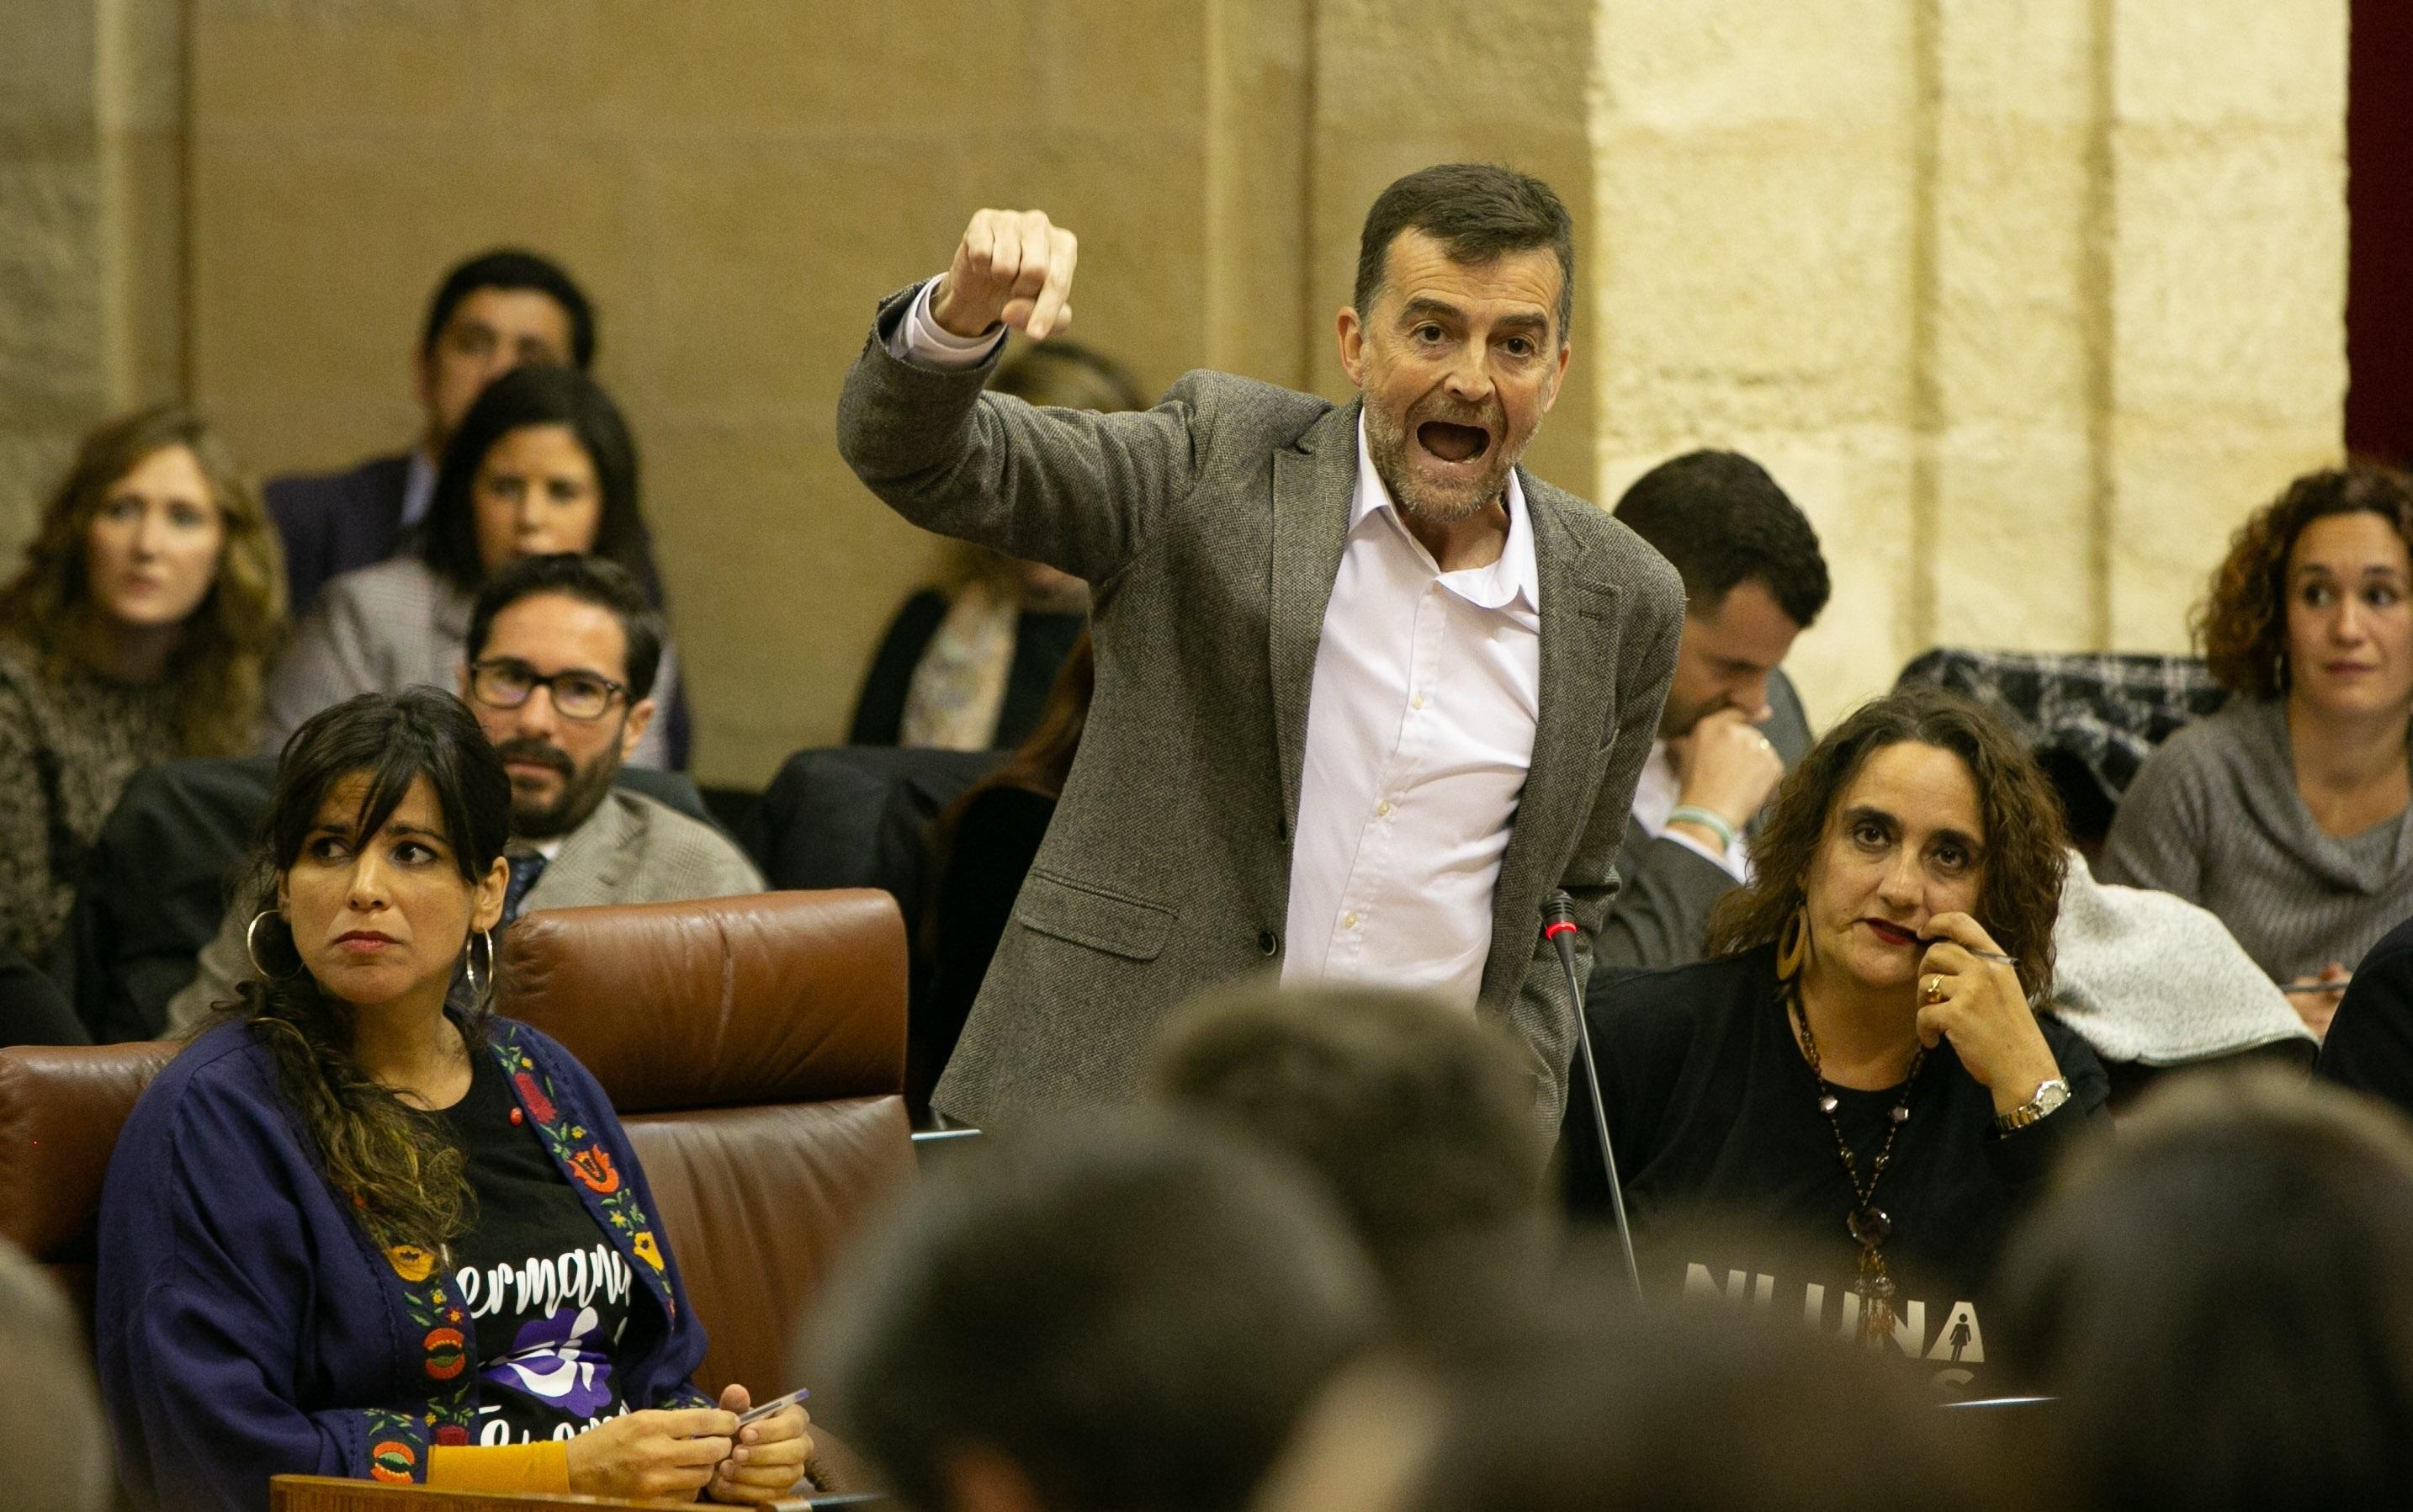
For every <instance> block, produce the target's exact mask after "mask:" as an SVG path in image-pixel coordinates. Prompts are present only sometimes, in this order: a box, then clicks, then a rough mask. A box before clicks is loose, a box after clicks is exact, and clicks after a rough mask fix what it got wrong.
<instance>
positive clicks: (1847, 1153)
mask: <svg viewBox="0 0 2413 1512" xmlns="http://www.w3.org/2000/svg"><path fill="white" fill-rule="evenodd" d="M1786 1000H1787V1005H1788V1007H1789V1008H1790V1009H1791V1010H1792V1014H1793V1022H1794V1023H1795V1024H1796V1025H1797V1026H1799V1029H1800V1030H1801V1057H1802V1059H1803V1060H1807V1061H1809V1062H1810V1075H1811V1078H1812V1079H1813V1080H1814V1081H1816V1082H1817V1084H1818V1111H1819V1112H1821V1113H1823V1114H1825V1115H1826V1116H1827V1127H1828V1128H1829V1129H1831V1130H1833V1131H1834V1134H1835V1153H1836V1154H1838V1155H1840V1156H1842V1157H1843V1179H1844V1180H1846V1181H1849V1182H1850V1183H1851V1184H1852V1197H1853V1206H1852V1211H1851V1215H1850V1216H1849V1217H1847V1218H1846V1219H1844V1220H1843V1226H1844V1227H1845V1228H1846V1229H1848V1230H1849V1231H1850V1232H1851V1236H1852V1242H1853V1243H1855V1244H1857V1245H1858V1246H1859V1247H1860V1259H1859V1274H1858V1277H1857V1279H1855V1280H1854V1282H1852V1291H1853V1294H1854V1295H1855V1296H1857V1297H1859V1299H1860V1342H1862V1343H1864V1344H1868V1345H1870V1346H1872V1347H1874V1346H1876V1345H1879V1344H1882V1343H1884V1342H1886V1341H1887V1340H1888V1339H1890V1338H1892V1337H1893V1292H1894V1286H1893V1278H1892V1277H1891V1276H1890V1275H1887V1273H1886V1261H1885V1241H1886V1240H1887V1239H1889V1238H1892V1237H1893V1219H1892V1218H1891V1217H1890V1216H1888V1215H1887V1212H1886V1210H1885V1209H1884V1208H1880V1207H1878V1206H1877V1205H1876V1192H1877V1181H1878V1179H1879V1178H1882V1177H1883V1176H1884V1175H1885V1172H1886V1167H1887V1165H1889V1164H1892V1163H1893V1142H1894V1141H1895V1140H1896V1139H1898V1138H1900V1137H1901V1136H1902V1125H1903V1124H1905V1123H1907V1122H1909V1121H1910V1090H1911V1089H1912V1088H1913V1087H1915V1086H1917V1084H1918V1071H1919V1068H1920V1067H1921V1066H1924V1065H1925V1064H1926V1063H1927V1047H1926V1046H1925V1045H1921V1046H1919V1049H1918V1053H1917V1054H1916V1055H1914V1056H1912V1057H1911V1059H1910V1075H1907V1076H1905V1077H1903V1078H1902V1097H1901V1100H1900V1101H1898V1102H1896V1103H1895V1104H1894V1105H1893V1107H1892V1108H1891V1109H1890V1110H1889V1111H1888V1113H1887V1120H1888V1121H1887V1128H1886V1136H1885V1144H1884V1145H1883V1146H1882V1147H1880V1148H1879V1149H1878V1150H1877V1153H1876V1158H1875V1159H1874V1160H1872V1161H1871V1162H1869V1178H1868V1180H1867V1181H1866V1182H1865V1183H1863V1182H1862V1181H1861V1180H1860V1167H1859V1163H1858V1161H1855V1160H1854V1159H1852V1147H1851V1145H1850V1144H1849V1143H1848V1142H1846V1141H1845V1139H1844V1138H1843V1123H1842V1122H1841V1121H1840V1120H1838V1119H1836V1117H1835V1109H1836V1108H1837V1107H1838V1106H1839V1105H1840V1104H1841V1101H1842V1100H1841V1099H1839V1098H1838V1097H1836V1095H1835V1089H1833V1088H1832V1087H1829V1086H1828V1085H1827V1074H1826V1071H1825V1069H1824V1068H1823V1067H1822V1066H1821V1065H1820V1064H1819V1060H1818V1037H1817V1036H1816V1035H1814V1034H1813V1033H1811V1032H1810V1014H1809V1010H1807V1009H1805V1008H1803V1007H1802V1006H1801V992H1800V989H1799V988H1798V987H1796V988H1793V989H1792V990H1790V991H1789V992H1788V993H1787V994H1786Z"/></svg>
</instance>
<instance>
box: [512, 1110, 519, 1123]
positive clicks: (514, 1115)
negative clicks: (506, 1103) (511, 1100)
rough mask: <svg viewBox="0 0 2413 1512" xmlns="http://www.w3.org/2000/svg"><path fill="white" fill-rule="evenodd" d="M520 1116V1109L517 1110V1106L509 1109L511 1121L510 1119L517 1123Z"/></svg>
mask: <svg viewBox="0 0 2413 1512" xmlns="http://www.w3.org/2000/svg"><path fill="white" fill-rule="evenodd" d="M520 1118H521V1114H520V1110H519V1109H517V1108H513V1109H511V1121H512V1122H513V1123H517V1122H519V1121H520Z"/></svg>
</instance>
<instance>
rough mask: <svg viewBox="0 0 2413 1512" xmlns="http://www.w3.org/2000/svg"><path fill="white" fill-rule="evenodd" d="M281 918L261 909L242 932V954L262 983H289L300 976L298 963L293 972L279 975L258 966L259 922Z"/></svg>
mask: <svg viewBox="0 0 2413 1512" xmlns="http://www.w3.org/2000/svg"><path fill="white" fill-rule="evenodd" d="M282 917H284V915H282V914H280V913H278V912H276V911H275V910H274V909H261V910H260V911H259V912H257V913H255V914H253V915H252V916H251V923H250V924H249V925H248V926H245V927H244V931H243V953H244V955H245V956H250V957H251V969H252V970H253V971H257V972H259V979H260V980H261V981H263V982H289V981H291V980H292V979H293V978H295V977H297V976H299V975H301V974H302V967H301V964H300V963H299V962H298V961H297V962H296V963H295V964H294V967H293V970H291V971H285V972H281V973H280V972H276V971H270V970H269V969H268V968H267V967H265V966H262V965H260V964H259V921H260V920H262V919H276V918H282Z"/></svg>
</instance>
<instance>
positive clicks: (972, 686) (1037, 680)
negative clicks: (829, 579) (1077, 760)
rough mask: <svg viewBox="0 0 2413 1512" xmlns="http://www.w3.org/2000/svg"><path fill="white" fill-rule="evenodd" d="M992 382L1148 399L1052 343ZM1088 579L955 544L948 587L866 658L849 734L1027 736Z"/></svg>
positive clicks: (1105, 405)
mask: <svg viewBox="0 0 2413 1512" xmlns="http://www.w3.org/2000/svg"><path fill="white" fill-rule="evenodd" d="M989 387H990V388H991V389H993V390H995V391H996V392H997V393H1009V394H1012V395H1013V396H1014V397H1015V398H1017V399H1020V400H1023V401H1024V402H1026V403H1029V404H1033V405H1038V406H1041V407H1042V408H1055V409H1099V410H1118V409H1144V408H1147V401H1146V400H1145V399H1143V398H1142V397H1141V394H1140V391H1139V387H1138V385H1137V384H1135V383H1133V382H1132V379H1131V377H1130V375H1129V374H1127V373H1125V372H1124V371H1123V369H1122V367H1121V365H1120V364H1118V363H1116V362H1114V361H1113V360H1112V359H1110V358H1107V357H1103V356H1101V355H1100V354H1099V353H1097V352H1094V351H1091V350H1089V349H1088V348H1085V347H1080V346H1077V345H1074V344H1073V343H1071V342H1065V341H1051V342H1049V343H1047V344H1046V345H1045V346H1044V347H1031V348H1025V349H1024V350H1023V351H1022V352H1021V353H1019V354H1018V355H1016V356H1015V357H1014V358H1013V359H1012V360H1011V361H1009V362H1007V363H1005V364H1004V365H1003V366H1001V367H999V369H998V373H997V377H996V378H995V379H993V380H992V381H991V382H990V384H989ZM1088 610H1089V586H1088V584H1086V583H1084V582H1082V581H1081V580H1080V579H1079V578H1076V577H1073V576H1072V575H1070V574H1069V573H1065V572H1059V571H1056V570H1055V569H1054V568H1052V567H1047V566H1044V565H1043V564H1041V563H1038V562H1025V561H1017V560H1015V559H1014V558H1013V557H1010V556H999V555H998V554H996V553H995V552H992V551H988V550H985V549H984V548H982V547H979V546H974V545H970V544H969V543H963V542H956V543H953V544H952V546H951V549H950V556H949V562H948V571H947V573H946V581H945V585H944V586H943V587H933V588H924V589H922V590H921V591H919V592H917V593H915V594H914V595H913V596H912V597H911V598H910V599H908V600H905V603H904V606H903V607H902V608H900V609H899V610H897V612H896V618H895V619H894V620H892V621H890V623H889V626H888V633H887V635H886V636H885V637H883V638H882V639H881V643H880V649H879V651H878V652H876V653H875V654H874V655H873V657H872V660H871V668H870V671H869V672H867V673H866V674H865V676H864V680H863V690H862V692H861V693H860V694H859V695H858V696H857V697H856V700H855V705H854V724H853V728H852V731H851V734H849V736H848V739H849V740H850V741H851V742H852V743H853V744H855V745H858V746H925V747H939V748H941V749H949V750H992V749H1007V748H1011V747H1014V746H1017V745H1019V744H1021V742H1022V740H1023V739H1024V737H1026V736H1028V735H1029V734H1030V732H1031V730H1032V729H1033V728H1034V727H1035V726H1036V725H1037V724H1038V722H1039V716H1040V713H1041V711H1042V710H1044V708H1045V707H1046V704H1047V694H1048V689H1051V688H1053V687H1054V686H1055V682H1056V674H1057V673H1058V670H1060V669H1061V668H1062V666H1063V665H1064V660H1065V659H1066V658H1067V657H1068V656H1070V655H1071V654H1072V651H1073V643H1074V642H1075V641H1077V640H1078V639H1080V635H1081V630H1082V628H1083V627H1084V626H1085V625H1086V624H1087V623H1088Z"/></svg>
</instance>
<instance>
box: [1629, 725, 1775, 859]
mask: <svg viewBox="0 0 2413 1512" xmlns="http://www.w3.org/2000/svg"><path fill="white" fill-rule="evenodd" d="M1683 794H1684V784H1683V783H1682V781H1681V780H1680V779H1679V778H1677V776H1676V763H1675V762H1674V761H1672V760H1670V759H1669V757H1668V755H1667V742H1666V740H1665V738H1664V737H1663V738H1661V739H1658V740H1654V741H1652V742H1651V759H1650V760H1648V761H1646V762H1644V763H1642V779H1641V780H1640V781H1639V782H1636V784H1635V786H1634V820H1635V823H1638V824H1640V825H1641V826H1642V830H1643V833H1644V834H1646V835H1648V836H1650V837H1651V838H1652V839H1654V840H1673V841H1675V842H1676V843H1677V844H1678V845H1680V846H1682V847H1683V848H1684V849H1685V850H1687V851H1690V852H1693V853H1694V854H1695V855H1697V856H1699V857H1700V858H1701V859H1702V860H1704V861H1710V862H1715V863H1716V864H1717V865H1719V866H1721V867H1725V870H1726V875H1728V876H1730V877H1732V878H1733V879H1734V880H1735V881H1737V882H1750V881H1751V856H1750V852H1749V850H1748V849H1747V848H1746V847H1745V846H1744V844H1743V839H1742V837H1741V836H1740V835H1737V836H1736V837H1735V842H1734V844H1732V845H1730V846H1728V847H1726V848H1725V850H1723V851H1720V850H1718V849H1716V848H1715V847H1713V846H1708V845H1704V844H1702V843H1701V842H1700V841H1699V840H1696V839H1695V838H1693V837H1691V836H1690V835H1687V834H1685V833H1684V832H1683V831H1682V830H1677V831H1676V832H1674V833H1673V834H1670V833H1669V832H1668V829H1667V816H1669V815H1670V814H1673V813H1674V812H1675V811H1676V806H1677V805H1678V804H1679V803H1680V802H1681V801H1682V799H1683Z"/></svg>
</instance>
